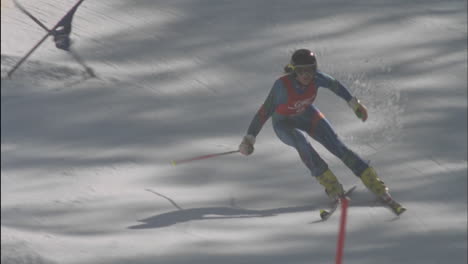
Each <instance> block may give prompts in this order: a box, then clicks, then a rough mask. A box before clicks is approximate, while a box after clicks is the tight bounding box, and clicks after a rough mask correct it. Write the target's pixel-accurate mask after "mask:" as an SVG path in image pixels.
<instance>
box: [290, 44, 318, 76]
mask: <svg viewBox="0 0 468 264" xmlns="http://www.w3.org/2000/svg"><path fill="white" fill-rule="evenodd" d="M301 66H307V67H313V71H316V70H317V59H316V58H315V54H314V53H313V52H312V51H310V50H308V49H298V50H296V51H294V53H293V55H292V56H291V61H290V62H289V64H288V65H286V66H285V67H284V72H286V73H292V72H294V71H295V70H296V69H297V67H301Z"/></svg>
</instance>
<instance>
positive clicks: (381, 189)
mask: <svg viewBox="0 0 468 264" xmlns="http://www.w3.org/2000/svg"><path fill="white" fill-rule="evenodd" d="M360 177H361V181H362V182H363V183H364V185H365V186H366V187H367V188H368V189H369V190H370V191H371V192H373V193H374V194H375V195H376V196H377V197H378V198H379V199H380V200H381V201H382V202H383V203H384V204H386V205H387V206H388V207H389V208H390V209H391V210H392V211H393V213H395V214H396V215H397V216H399V215H401V214H402V213H404V212H405V211H406V208H405V207H403V206H402V205H401V204H399V203H397V202H396V201H395V200H393V198H392V197H391V196H390V194H389V193H388V188H387V186H385V183H384V182H383V181H382V180H380V179H379V178H378V177H377V173H376V172H375V170H374V168H372V167H369V168H367V169H365V170H364V172H362V174H361V176H360Z"/></svg>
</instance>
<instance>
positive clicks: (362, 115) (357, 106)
mask: <svg viewBox="0 0 468 264" xmlns="http://www.w3.org/2000/svg"><path fill="white" fill-rule="evenodd" d="M348 105H349V107H351V109H353V111H354V113H355V114H356V116H357V117H358V118H359V119H361V120H362V122H364V121H366V120H367V108H366V107H365V106H364V105H363V104H361V102H359V100H358V99H357V98H356V97H353V98H352V99H351V100H349V102H348Z"/></svg>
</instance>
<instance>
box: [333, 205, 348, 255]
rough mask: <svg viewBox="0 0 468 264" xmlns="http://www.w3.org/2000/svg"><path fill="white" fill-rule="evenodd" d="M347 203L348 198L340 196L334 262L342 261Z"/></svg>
mask: <svg viewBox="0 0 468 264" xmlns="http://www.w3.org/2000/svg"><path fill="white" fill-rule="evenodd" d="M348 203H349V200H348V199H346V197H344V198H341V217H340V229H339V233H338V243H337V246H336V264H342V263H343V250H344V242H345V235H346V216H347V214H348Z"/></svg>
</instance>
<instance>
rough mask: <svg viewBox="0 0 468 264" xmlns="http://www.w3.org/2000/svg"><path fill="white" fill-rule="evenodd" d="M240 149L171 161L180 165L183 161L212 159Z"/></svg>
mask: <svg viewBox="0 0 468 264" xmlns="http://www.w3.org/2000/svg"><path fill="white" fill-rule="evenodd" d="M238 152H239V150H232V151H226V152H221V153H213V154H208V155H203V156H197V157H193V158H189V159H182V160H173V161H172V162H171V163H172V165H174V166H175V165H179V164H182V163H187V162H192V161H197V160H204V159H210V158H214V157H218V156H222V155H228V154H233V153H238Z"/></svg>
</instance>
